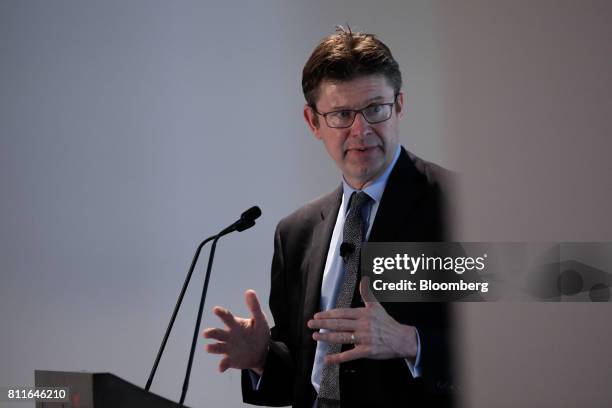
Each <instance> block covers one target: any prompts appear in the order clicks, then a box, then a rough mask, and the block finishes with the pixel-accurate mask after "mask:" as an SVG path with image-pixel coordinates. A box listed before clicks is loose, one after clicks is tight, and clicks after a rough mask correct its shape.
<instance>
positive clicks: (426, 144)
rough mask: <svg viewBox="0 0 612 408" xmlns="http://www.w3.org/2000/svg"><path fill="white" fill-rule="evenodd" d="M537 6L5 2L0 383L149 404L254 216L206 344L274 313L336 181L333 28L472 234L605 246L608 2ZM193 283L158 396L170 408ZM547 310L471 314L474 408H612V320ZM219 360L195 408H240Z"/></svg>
mask: <svg viewBox="0 0 612 408" xmlns="http://www.w3.org/2000/svg"><path fill="white" fill-rule="evenodd" d="M535 3H536V4H537V7H534V6H533V2H473V1H469V2H465V1H464V2H452V3H450V4H449V3H448V2H441V1H436V2H433V3H431V2H426V1H412V2H405V1H379V2H372V1H350V2H349V1H334V2H328V1H308V2H283V1H280V0H279V1H257V2H255V1H251V2H249V1H240V2H238V1H223V2H221V1H177V2H165V1H130V2H123V1H104V2H80V1H66V0H62V1H60V0H56V1H53V2H49V1H32V0H29V1H17V0H2V1H0V279H1V281H0V322H1V324H2V326H1V329H0V386H3V385H6V386H8V385H30V384H32V383H33V371H34V369H56V370H86V371H110V372H113V373H115V374H117V375H119V376H121V377H123V378H125V379H127V380H129V381H132V382H134V383H135V384H137V385H140V386H144V384H145V381H146V378H147V375H148V372H149V370H150V367H151V364H152V360H153V358H154V356H155V353H156V351H157V348H158V346H159V342H160V340H161V336H162V335H163V332H164V330H165V327H166V325H167V322H168V319H169V315H170V311H171V309H172V307H173V306H174V302H175V299H176V296H177V295H178V291H179V289H180V286H181V284H182V281H183V279H184V276H185V274H186V271H187V268H188V266H189V263H190V260H191V257H192V254H193V251H194V249H195V246H196V245H197V243H198V242H199V241H200V240H201V239H202V238H204V237H205V236H207V235H209V234H212V233H214V232H215V231H217V230H219V229H220V228H223V227H224V226H225V225H226V224H228V223H230V222H231V221H233V220H234V219H235V218H236V217H237V216H238V215H239V214H240V213H241V212H242V211H243V210H244V209H246V208H247V207H249V206H251V205H253V204H258V205H260V206H261V208H262V210H263V214H264V215H263V216H262V218H261V219H260V221H259V222H258V224H257V226H256V228H254V229H252V230H249V231H247V232H244V233H242V234H236V235H232V236H228V237H226V238H225V239H224V241H222V242H221V243H220V246H219V248H218V251H217V256H216V262H215V270H214V274H213V276H212V279H211V283H210V293H209V296H208V300H207V304H206V313H205V315H204V318H203V322H202V327H209V326H211V325H217V321H216V318H214V316H212V315H211V313H210V310H211V308H212V306H213V305H217V304H219V305H224V306H227V307H229V308H231V309H232V310H234V311H235V312H236V313H237V314H243V313H245V309H246V308H245V306H244V304H243V292H244V290H245V289H247V288H254V289H255V290H257V292H258V293H259V295H260V298H262V300H263V301H264V303H265V299H267V296H268V291H269V263H270V260H271V256H272V236H273V230H274V226H275V225H276V223H277V222H278V220H279V219H280V218H281V217H282V216H284V215H286V214H288V213H289V212H291V211H292V210H293V209H295V208H296V207H298V206H299V205H301V204H302V203H304V202H305V201H307V200H310V199H312V198H314V197H316V196H318V195H320V194H323V193H325V192H327V191H329V190H331V189H332V188H334V187H335V186H336V185H337V184H338V183H339V180H340V178H339V175H338V172H337V170H336V168H335V166H334V165H333V163H332V162H331V160H329V158H328V157H327V155H326V153H325V151H324V149H323V147H322V146H320V145H319V143H318V142H317V141H316V140H315V139H314V138H312V137H311V136H310V135H309V133H308V131H307V128H306V125H305V124H304V123H303V120H302V116H301V115H302V114H301V111H302V105H303V97H302V95H301V88H300V78H301V69H302V66H303V64H304V62H305V61H306V59H307V57H308V55H309V53H310V52H311V51H312V49H313V47H314V46H315V44H316V43H317V42H318V40H319V39H321V38H322V37H324V36H326V35H328V34H329V33H331V32H332V31H333V27H334V25H336V24H345V23H347V22H348V23H349V24H350V25H351V26H352V27H353V28H354V29H363V30H366V31H370V32H374V33H376V34H378V35H379V36H380V37H381V38H382V39H383V41H385V42H386V43H387V44H388V45H389V46H390V47H391V49H392V50H393V52H394V54H395V56H396V58H397V59H398V61H399V63H400V66H401V67H402V71H403V74H404V82H405V87H404V91H405V93H406V107H407V110H406V112H407V115H406V116H405V119H404V121H403V124H402V126H403V127H402V136H401V137H402V143H403V144H404V145H405V146H407V147H408V148H409V149H411V150H412V151H414V152H415V153H417V154H419V155H421V156H422V157H425V158H427V159H429V160H432V161H435V162H437V163H439V164H442V165H445V166H449V167H452V168H454V169H457V170H460V171H462V172H463V173H464V175H467V176H469V177H467V178H466V179H467V180H468V182H467V185H466V186H464V188H465V190H464V191H465V192H466V194H464V200H463V204H464V211H463V213H462V220H463V221H464V222H463V233H464V237H465V238H467V239H472V240H487V239H495V240H545V239H549V240H550V239H552V240H555V239H557V240H561V239H566V240H610V239H611V238H610V237H611V236H612V232H611V231H612V227H611V226H610V223H609V217H607V214H608V210H607V209H608V208H610V206H611V204H612V199H611V193H610V189H609V188H608V187H606V186H610V182H609V180H610V176H612V174H611V167H610V164H609V161H608V158H607V155H608V154H607V153H606V152H609V151H610V150H612V149H610V142H609V141H608V137H609V135H610V134H611V133H612V132H611V131H612V126H611V125H610V121H609V119H607V115H604V113H605V112H609V111H610V107H611V104H610V97H609V95H610V92H609V90H610V89H612V87H611V86H610V85H611V84H610V80H609V79H608V77H609V76H608V75H606V73H609V72H610V71H611V70H612V66H611V61H610V57H609V55H610V54H609V44H610V40H611V39H612V36H611V35H610V34H611V33H610V28H609V27H610V24H609V21H610V17H611V13H610V6H609V3H606V2H604V1H601V2H572V1H566V2H552V1H551V2H544V1H542V2H535ZM551 53H552V54H551ZM551 56H552V57H556V59H554V58H553V59H551ZM534 64H535V65H534ZM568 64H569V65H568ZM534 67H535V68H536V69H535V71H534V70H533V69H534ZM570 74H575V75H570ZM525 78H528V79H530V81H527V82H526V81H525ZM567 84H572V86H571V87H570V88H566V85H567ZM519 85H520V86H519ZM551 93H552V94H551ZM576 95H577V98H576V99H575V100H573V102H572V103H569V104H568V102H567V101H568V100H571V98H572V96H576ZM568 98H570V99H568ZM551 103H552V105H551ZM525 118H527V120H523V119H525ZM576 118H579V119H578V120H576ZM517 123H519V124H520V126H518V125H517ZM542 130H544V131H542ZM534 135H536V136H539V137H536V138H534ZM557 135H559V136H560V138H559V139H557V138H556V136H557ZM557 140H560V144H557V142H556V141H557ZM534 149H535V150H534ZM572 152H577V153H579V155H578V156H577V157H579V159H580V160H579V161H578V162H577V164H576V163H575V162H571V161H570V162H569V163H574V164H575V165H573V169H574V170H575V171H566V172H561V173H559V172H558V171H562V170H563V169H566V168H567V166H570V165H569V164H568V165H567V166H566V165H565V164H564V163H566V160H571V159H572V158H575V157H576V156H575V155H573V154H572ZM538 153H549V156H547V157H548V161H546V162H545V163H544V164H542V162H541V161H540V160H539V158H540V157H542V154H538ZM513 158H516V160H513ZM557 158H561V159H562V160H564V161H563V162H562V164H559V162H556V161H555V160H556V159H557ZM555 163H557V164H555ZM517 171H518V172H519V173H517ZM533 174H538V175H539V176H538V177H537V178H533V177H532V175H533ZM567 176H571V177H572V178H571V180H573V182H572V183H571V184H569V185H567V183H566V181H567ZM559 178H561V180H559ZM551 185H552V186H553V187H550V186H551ZM491 186H496V187H497V188H494V189H493V190H492V189H491ZM566 186H567V188H566ZM599 187H601V188H599ZM491 191H493V192H496V194H494V195H491ZM561 192H564V193H565V192H567V195H568V196H569V197H570V198H571V197H581V200H573V199H569V200H568V199H567V198H566V197H563V196H561V195H560V193H561ZM526 193H528V196H529V198H530V200H528V201H526V200H525V199H524V197H525V194H526ZM512 200H514V201H512ZM560 202H561V203H564V204H563V205H565V207H562V209H561V210H559V207H558V206H559V205H560V204H559V203H560ZM555 206H557V207H555ZM551 207H552V210H551ZM517 208H518V209H519V210H520V211H515V209H517ZM555 209H556V210H555ZM551 211H552V212H551ZM567 216H571V219H572V220H573V222H572V223H571V224H563V225H564V227H562V228H560V227H559V225H561V224H560V223H561V222H563V221H565V220H566V219H567ZM203 265H204V263H203V264H202V267H201V268H200V274H199V275H198V276H197V277H196V278H195V279H194V282H193V287H192V288H191V290H190V292H189V293H188V296H187V297H186V299H185V304H184V306H183V309H182V311H181V314H180V316H179V319H178V321H177V324H176V326H175V331H174V333H173V335H172V337H171V339H170V342H169V344H168V347H167V351H166V355H165V357H164V359H163V360H162V362H161V364H160V368H159V371H158V377H157V379H156V381H155V382H154V384H153V391H155V392H157V393H159V394H161V395H164V396H166V397H169V398H172V399H175V400H176V399H178V396H179V395H180V387H181V384H182V376H183V373H184V368H185V362H186V358H187V353H188V348H189V345H190V342H191V335H192V330H193V323H194V319H195V315H196V310H195V309H196V308H197V298H198V297H199V291H200V288H201V282H202V273H201V272H202V271H203ZM546 306H547V308H544V309H539V310H540V311H539V312H538V311H537V310H536V311H535V312H534V310H533V308H532V309H527V310H525V309H524V307H519V306H512V307H511V308H506V309H503V308H502V309H501V310H497V309H496V308H497V305H494V306H491V305H474V307H467V308H465V310H464V315H463V320H462V322H463V324H465V331H464V333H463V334H464V335H465V336H464V337H465V339H464V345H463V346H462V347H464V348H463V349H462V350H464V351H465V354H464V355H465V358H466V359H467V360H468V361H469V362H470V364H469V365H468V367H467V369H466V370H468V371H466V373H465V376H466V377H469V378H470V379H472V382H471V383H470V384H469V385H470V386H469V393H470V394H469V398H468V404H469V406H482V407H487V406H492V405H491V402H492V401H493V402H494V403H496V404H498V405H497V406H502V405H499V404H500V398H501V401H502V402H504V401H507V402H508V403H515V402H521V403H522V405H525V404H526V403H527V404H528V402H529V401H531V400H530V399H529V397H530V395H531V396H535V397H536V399H537V400H538V401H539V402H540V403H542V404H545V403H547V402H548V403H550V404H553V403H554V404H555V405H554V406H561V405H563V403H565V404H567V406H576V405H578V404H580V403H585V402H594V403H595V405H594V404H591V406H596V404H597V403H602V402H603V401H606V399H607V400H609V397H610V391H609V390H606V389H605V388H604V387H603V384H606V381H607V380H609V379H610V378H612V373H611V372H610V368H609V366H610V364H609V363H606V361H608V362H609V361H612V356H611V355H610V351H609V346H608V345H609V344H610V341H611V340H612V333H611V332H612V329H610V328H609V325H607V324H606V322H609V316H610V308H609V307H607V306H606V305H604V306H603V307H598V308H593V305H579V306H576V305H546ZM599 306H601V305H599ZM534 313H535V314H534ZM526 314H528V315H530V316H535V317H533V318H532V319H531V320H525V315H526ZM500 316H501V317H500ZM571 317H574V318H573V319H572V318H571ZM508 321H511V322H513V323H514V325H513V326H512V327H508V325H507V324H506V323H507V322H508ZM544 323H546V325H545V324H544ZM503 329H505V330H506V331H504V330H503ZM491 333H498V334H499V336H496V337H495V338H493V337H492V335H491ZM517 333H523V334H525V333H528V334H529V336H525V335H520V336H519V335H518V334H517ZM525 338H530V339H533V341H531V342H527V341H526V340H522V341H516V340H517V339H525ZM493 340H495V341H493ZM502 340H504V341H502ZM513 340H514V341H515V342H514V344H508V343H512V342H513ZM500 341H502V342H501V343H499V342H500ZM551 341H552V342H554V347H548V345H549V344H550V342H551ZM498 345H499V346H498ZM504 350H511V351H512V352H511V353H509V354H508V355H507V356H508V357H506V354H505V353H504ZM572 352H574V353H576V352H577V353H578V354H577V356H576V358H572V357H571V354H570V355H568V353H572ZM533 353H539V354H538V355H540V356H542V355H543V356H544V357H542V358H541V359H538V358H532V357H530V356H533V355H535V354H533ZM542 353H544V354H542ZM521 356H522V359H520V358H518V357H521ZM217 361H218V358H217V357H215V356H209V355H206V354H205V353H204V352H203V341H201V342H200V344H199V345H198V349H197V353H196V358H195V362H194V367H193V373H192V379H191V389H190V392H189V394H188V397H187V403H188V404H189V405H191V406H193V407H203V406H224V407H225V406H227V407H235V406H242V403H241V396H240V391H239V388H240V375H239V372H238V371H235V370H232V371H230V372H227V373H225V374H223V375H220V374H218V373H217V371H216V365H217ZM513 362H514V363H515V364H514V365H512V364H510V366H509V367H511V370H508V371H510V372H512V373H515V375H500V372H501V373H507V372H508V371H507V370H504V369H502V370H500V366H501V367H505V366H506V365H508V364H509V363H513ZM517 362H519V363H520V364H519V363H517ZM551 362H553V363H554V364H552V365H551ZM521 370H524V371H521ZM521 372H522V373H521ZM531 373H533V375H531ZM560 373H562V374H560ZM543 378H549V379H550V378H552V380H551V381H548V382H546V381H543V380H542V379H543ZM521 379H524V380H523V381H521ZM529 379H531V381H529V384H535V385H534V386H533V389H531V388H529V390H530V392H531V394H528V393H523V394H522V395H523V398H527V400H520V399H519V400H513V399H512V398H514V397H516V396H517V395H519V394H521V391H522V390H524V389H525V385H526V382H527V381H528V380H529ZM607 383H609V381H607ZM568 384H569V385H571V384H578V386H579V388H578V391H577V392H576V391H574V392H570V391H571V389H568ZM499 390H505V393H502V394H501V397H496V396H497V395H500V394H498V393H499ZM538 390H539V391H538ZM557 391H558V392H559V393H557ZM519 396H520V395H519ZM6 406H7V407H8V406H10V405H8V404H7V405H6ZM15 406H19V407H23V406H27V404H17V405H15ZM32 406H33V405H32ZM525 406H528V405H525ZM540 406H544V405H540Z"/></svg>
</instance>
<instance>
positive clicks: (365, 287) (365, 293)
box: [359, 276, 379, 307]
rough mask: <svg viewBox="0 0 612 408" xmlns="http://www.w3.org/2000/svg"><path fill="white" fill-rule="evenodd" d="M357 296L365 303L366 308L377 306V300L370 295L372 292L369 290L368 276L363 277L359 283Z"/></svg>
mask: <svg viewBox="0 0 612 408" xmlns="http://www.w3.org/2000/svg"><path fill="white" fill-rule="evenodd" d="M359 294H360V295H361V299H362V300H363V303H365V305H366V306H367V307H372V306H374V305H378V304H379V303H378V300H376V298H375V297H374V294H373V293H372V290H371V289H370V277H369V276H364V277H363V278H361V280H360V281H359Z"/></svg>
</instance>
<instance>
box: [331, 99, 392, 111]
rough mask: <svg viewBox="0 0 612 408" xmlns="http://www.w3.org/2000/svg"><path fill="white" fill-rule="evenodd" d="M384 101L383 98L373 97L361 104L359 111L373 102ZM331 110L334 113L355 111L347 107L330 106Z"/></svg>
mask: <svg viewBox="0 0 612 408" xmlns="http://www.w3.org/2000/svg"><path fill="white" fill-rule="evenodd" d="M384 100H385V97H384V96H375V97H373V98H370V99H368V100H366V101H365V102H364V103H363V104H361V105H360V108H359V109H361V108H365V107H367V106H368V105H370V104H372V103H373V102H381V101H384ZM331 109H332V110H334V111H339V110H352V109H357V108H354V107H351V106H347V105H340V106H332V107H331Z"/></svg>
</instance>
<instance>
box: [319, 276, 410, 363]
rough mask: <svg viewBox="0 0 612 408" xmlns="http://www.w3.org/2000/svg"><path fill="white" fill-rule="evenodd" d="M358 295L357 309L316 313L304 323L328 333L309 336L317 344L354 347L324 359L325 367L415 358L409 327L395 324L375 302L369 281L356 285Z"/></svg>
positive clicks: (365, 280)
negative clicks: (359, 300)
mask: <svg viewBox="0 0 612 408" xmlns="http://www.w3.org/2000/svg"><path fill="white" fill-rule="evenodd" d="M359 292H360V294H361V297H362V299H363V302H364V303H365V307H361V308H341V309H331V310H327V311H325V312H319V313H317V314H315V315H314V318H313V319H312V320H310V321H308V327H310V328H311V329H328V330H329V332H326V333H320V332H318V331H316V332H314V333H313V334H312V337H313V339H315V340H317V341H326V342H329V343H335V344H354V345H355V348H352V349H350V350H347V351H344V352H342V353H337V354H331V355H327V356H325V363H326V364H336V363H342V362H345V361H350V360H355V359H358V358H371V359H375V360H385V359H391V358H406V359H408V360H410V361H412V362H414V360H415V359H416V353H417V339H416V330H415V328H414V327H413V326H408V325H403V324H400V323H398V322H397V321H395V320H394V319H393V318H392V317H391V316H389V314H388V313H387V311H386V310H385V309H384V307H383V306H382V305H381V304H380V303H378V302H377V301H376V299H375V298H374V295H373V294H372V292H371V290H370V287H369V279H368V278H367V277H364V278H362V279H361V282H359Z"/></svg>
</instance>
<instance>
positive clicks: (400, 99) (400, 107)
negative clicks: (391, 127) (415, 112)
mask: <svg viewBox="0 0 612 408" xmlns="http://www.w3.org/2000/svg"><path fill="white" fill-rule="evenodd" d="M395 113H397V116H398V117H400V118H401V117H402V116H404V93H403V92H400V93H398V94H397V98H396V99H395Z"/></svg>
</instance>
